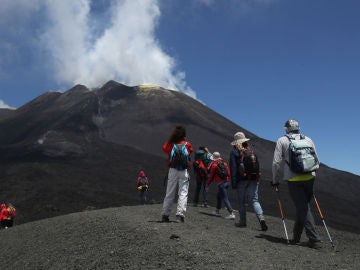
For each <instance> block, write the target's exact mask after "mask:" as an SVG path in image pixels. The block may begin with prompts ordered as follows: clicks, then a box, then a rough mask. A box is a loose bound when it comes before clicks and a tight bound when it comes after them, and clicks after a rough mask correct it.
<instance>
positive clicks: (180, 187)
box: [137, 119, 320, 248]
mask: <svg viewBox="0 0 360 270" xmlns="http://www.w3.org/2000/svg"><path fill="white" fill-rule="evenodd" d="M284 128H285V135H284V136H281V137H280V138H279V139H278V140H277V142H276V147H275V150H274V156H273V162H272V181H271V186H272V187H273V188H274V189H275V190H276V191H278V186H279V184H280V180H285V181H286V182H287V184H288V190H289V194H290V197H291V199H292V201H293V203H294V205H295V208H296V220H295V224H294V227H293V237H292V239H291V241H289V242H290V243H292V244H299V242H300V238H301V235H302V232H303V230H304V229H305V232H306V235H307V237H308V239H309V241H308V242H307V244H308V246H309V247H311V248H318V247H319V242H320V237H319V234H318V233H317V231H316V229H315V222H314V219H313V216H312V214H311V211H310V208H309V204H310V202H311V200H312V199H313V189H314V180H315V171H316V170H317V169H318V168H319V160H318V158H317V153H316V150H315V145H314V143H313V141H312V140H311V139H310V138H309V137H307V136H304V135H303V134H301V133H300V127H299V123H298V121H296V120H293V119H290V120H288V121H286V122H285V126H284ZM249 140H250V139H249V138H246V136H245V134H244V133H243V132H236V133H235V134H234V139H233V141H232V142H230V144H231V146H232V150H231V151H230V157H229V160H228V162H226V161H225V160H224V159H223V158H222V157H221V154H220V153H219V152H213V153H210V151H209V150H208V148H207V147H205V146H201V147H199V149H198V150H196V151H195V160H194V161H193V162H191V159H190V155H191V154H192V153H193V152H194V149H193V147H192V145H191V143H190V142H189V141H188V140H187V139H186V129H185V127H183V126H176V127H175V128H174V130H173V131H172V132H171V134H170V137H169V139H168V140H167V141H166V142H165V143H164V145H163V146H162V150H163V151H164V152H165V153H166V154H167V156H168V159H167V165H168V168H169V171H168V175H167V187H166V195H165V198H164V201H163V205H162V212H161V220H162V222H170V219H169V216H170V212H171V209H172V207H173V204H174V202H175V196H176V194H177V196H178V198H177V207H176V214H175V215H176V218H177V219H178V220H179V221H180V222H185V214H186V207H187V201H188V190H189V169H190V168H191V166H192V167H193V168H194V172H195V175H196V188H195V196H194V206H197V205H198V204H199V197H200V192H202V203H203V206H204V207H207V203H208V198H207V196H208V190H209V186H210V185H211V183H212V182H213V181H214V180H215V183H216V185H217V201H216V209H215V211H214V212H213V215H216V216H221V214H220V210H221V208H222V207H221V206H222V203H224V204H225V208H226V209H227V212H228V214H227V215H226V216H225V219H229V220H235V219H236V215H235V211H234V209H233V207H232V205H231V202H230V200H229V197H228V188H229V187H230V186H231V187H232V188H233V189H236V192H237V193H236V194H237V201H238V212H239V219H238V221H236V222H235V226H237V227H246V226H247V224H246V208H247V202H249V203H251V204H252V207H253V209H254V212H255V214H256V216H257V218H258V221H259V225H260V228H261V230H262V231H266V230H267V229H268V226H267V224H266V221H265V216H264V213H263V209H262V207H261V205H260V203H259V200H258V188H259V180H260V176H261V172H260V166H259V160H258V158H257V156H256V154H255V153H254V151H253V149H252V147H250V145H249ZM144 176H145V173H144V172H143V171H142V172H140V174H139V178H138V180H137V185H138V189H139V190H140V191H141V192H140V195H139V196H140V201H141V203H143V204H144V203H145V201H146V190H147V188H148V186H149V182H148V179H147V178H146V177H145V178H146V180H144V181H143V182H142V180H141V179H142V178H144ZM142 187H144V188H142ZM144 190H145V191H144ZM286 236H287V232H286ZM288 240H289V239H288Z"/></svg>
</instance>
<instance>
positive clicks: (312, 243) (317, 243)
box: [307, 240, 321, 249]
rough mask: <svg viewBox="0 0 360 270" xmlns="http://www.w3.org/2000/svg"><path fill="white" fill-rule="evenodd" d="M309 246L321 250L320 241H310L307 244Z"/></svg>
mask: <svg viewBox="0 0 360 270" xmlns="http://www.w3.org/2000/svg"><path fill="white" fill-rule="evenodd" d="M307 246H308V247H309V248H313V249H320V248H321V245H320V241H314V240H309V242H308V243H307Z"/></svg>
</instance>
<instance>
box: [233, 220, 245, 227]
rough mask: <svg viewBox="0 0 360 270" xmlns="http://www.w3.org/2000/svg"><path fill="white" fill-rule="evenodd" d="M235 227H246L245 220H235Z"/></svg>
mask: <svg viewBox="0 0 360 270" xmlns="http://www.w3.org/2000/svg"><path fill="white" fill-rule="evenodd" d="M235 227H239V228H245V227H246V222H242V221H239V222H235Z"/></svg>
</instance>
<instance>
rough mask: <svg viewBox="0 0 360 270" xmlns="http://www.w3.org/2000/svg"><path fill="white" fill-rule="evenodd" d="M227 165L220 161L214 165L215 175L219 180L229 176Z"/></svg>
mask: <svg viewBox="0 0 360 270" xmlns="http://www.w3.org/2000/svg"><path fill="white" fill-rule="evenodd" d="M228 168H229V167H228V165H227V163H226V162H224V161H223V160H220V161H218V162H217V164H216V174H217V175H218V176H219V177H220V178H221V179H226V178H227V177H228V176H229V174H228Z"/></svg>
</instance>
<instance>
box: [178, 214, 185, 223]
mask: <svg viewBox="0 0 360 270" xmlns="http://www.w3.org/2000/svg"><path fill="white" fill-rule="evenodd" d="M176 218H177V219H178V220H180V222H185V217H184V216H182V215H176Z"/></svg>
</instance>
